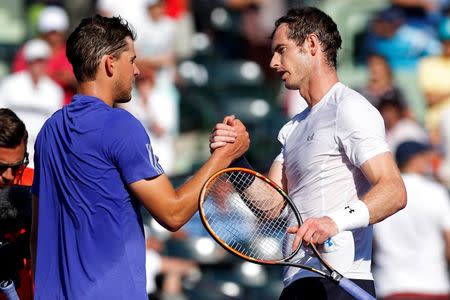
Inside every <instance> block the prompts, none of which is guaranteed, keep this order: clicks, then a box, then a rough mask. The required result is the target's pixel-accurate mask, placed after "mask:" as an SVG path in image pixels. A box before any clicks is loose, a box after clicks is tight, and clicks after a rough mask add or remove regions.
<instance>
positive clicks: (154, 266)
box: [0, 0, 450, 299]
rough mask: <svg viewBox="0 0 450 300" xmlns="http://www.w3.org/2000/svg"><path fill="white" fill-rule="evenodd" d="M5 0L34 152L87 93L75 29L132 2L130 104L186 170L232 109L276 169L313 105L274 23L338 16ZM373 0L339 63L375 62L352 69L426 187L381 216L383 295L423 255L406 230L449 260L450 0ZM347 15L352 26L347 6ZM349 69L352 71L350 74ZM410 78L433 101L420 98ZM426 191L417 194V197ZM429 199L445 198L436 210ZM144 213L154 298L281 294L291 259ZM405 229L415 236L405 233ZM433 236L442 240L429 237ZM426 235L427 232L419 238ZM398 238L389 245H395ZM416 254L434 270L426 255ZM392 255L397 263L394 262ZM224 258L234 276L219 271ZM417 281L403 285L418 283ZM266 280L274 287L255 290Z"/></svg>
mask: <svg viewBox="0 0 450 300" xmlns="http://www.w3.org/2000/svg"><path fill="white" fill-rule="evenodd" d="M6 2H11V3H10V5H11V8H9V7H8V5H4V4H2V6H0V12H1V13H2V14H8V13H9V9H12V10H14V9H15V10H17V7H20V14H19V16H18V20H19V21H20V22H21V23H22V24H23V26H24V28H26V30H25V31H24V32H23V33H22V34H18V36H19V37H18V38H17V39H16V40H17V41H16V42H11V41H10V40H5V41H2V40H1V37H2V36H4V35H3V34H0V50H1V49H2V48H4V49H9V50H8V51H6V50H5V51H0V55H1V59H2V64H3V66H5V67H4V68H3V70H6V71H5V72H4V73H3V74H0V76H1V77H0V108H3V107H6V108H10V109H12V110H13V111H14V112H15V113H16V114H17V115H18V116H19V118H20V119H21V120H23V122H24V123H25V125H26V128H27V130H28V133H29V138H28V145H27V150H28V153H29V166H30V167H33V145H34V141H35V139H36V136H37V134H38V132H39V130H40V128H41V127H42V125H43V124H44V122H45V121H46V119H47V118H48V117H49V116H51V115H52V114H53V113H54V112H55V111H56V110H57V109H59V108H60V107H62V106H63V105H65V104H67V103H69V102H70V99H71V97H72V96H73V95H74V93H76V84H75V83H76V81H75V77H74V75H73V73H72V69H71V68H72V67H71V65H70V64H69V62H68V61H67V58H66V56H65V41H66V37H67V35H68V33H69V32H70V31H71V30H72V29H73V25H74V24H76V23H78V22H79V20H80V19H81V18H82V17H84V16H88V15H91V14H94V13H98V14H101V15H105V16H112V15H120V16H122V17H123V18H125V19H126V20H127V21H128V22H129V23H130V24H131V25H132V26H133V28H134V29H135V31H136V32H137V36H138V39H137V40H136V43H135V46H136V52H137V56H138V62H137V63H138V66H139V68H140V71H141V76H140V77H139V78H138V79H137V80H136V83H135V88H134V91H133V98H132V100H131V101H130V102H129V103H127V104H123V106H122V107H123V108H124V109H126V110H129V111H130V112H131V113H132V114H133V115H134V116H136V118H138V119H139V120H140V121H141V122H142V123H143V125H144V127H145V128H146V129H147V131H148V134H149V135H150V138H151V141H152V145H153V147H154V150H155V152H156V153H157V155H158V157H159V159H160V164H161V165H162V166H163V167H164V170H165V172H166V173H167V174H168V175H170V176H171V178H172V179H173V181H174V183H175V184H179V183H181V182H182V180H183V179H184V178H185V177H186V176H188V175H189V174H190V173H191V172H192V170H193V169H195V167H196V163H197V161H202V160H203V157H204V156H203V154H202V153H203V152H204V151H205V150H206V151H207V147H208V145H207V139H206V138H205V137H204V135H201V133H203V132H208V131H209V130H210V129H211V128H212V125H213V124H214V123H216V122H217V121H220V120H221V118H223V116H225V114H230V113H233V114H236V115H237V117H238V118H240V119H242V120H243V121H244V123H245V124H246V126H247V127H248V129H249V132H250V135H251V138H252V147H251V149H252V150H251V152H250V153H249V159H250V160H251V162H252V163H253V165H254V166H255V168H256V169H258V170H260V171H262V172H265V171H267V167H268V166H270V163H271V161H267V157H270V155H272V157H275V155H276V154H277V151H279V145H276V144H274V141H275V138H276V134H277V132H278V130H279V129H280V128H281V125H282V124H283V123H284V122H286V121H287V120H288V119H289V118H291V117H292V116H294V115H295V114H297V113H299V112H301V111H302V110H303V109H304V108H305V107H306V104H305V102H304V101H303V99H301V98H300V95H299V94H298V93H297V92H292V91H288V90H286V89H285V88H284V87H283V85H282V84H281V82H280V80H279V79H278V78H277V77H276V74H275V72H273V71H271V70H270V69H269V61H270V57H271V50H270V38H269V37H270V35H271V32H272V28H273V23H274V21H275V20H276V19H277V18H278V17H279V16H281V15H283V14H284V13H285V12H286V11H287V10H288V9H289V8H291V7H295V6H300V5H314V6H319V7H322V8H323V9H324V10H325V11H326V12H327V13H330V14H331V15H332V16H333V11H327V8H330V7H333V6H332V4H331V3H332V2H333V1H326V0H322V1H295V0H291V1H289V0H284V1H282V0H280V1H272V0H128V1H123V0H96V1H95V0H77V1H73V0H70V1H69V0H67V1H64V0H59V1H58V0H47V1H45V0H41V1H38V0H22V1H6ZM13 2H14V4H13ZM359 2H360V1H357V0H355V1H350V0H346V1H341V4H340V5H344V6H345V5H347V7H348V8H347V9H349V10H351V9H352V5H355V6H356V5H359V6H358V9H361V6H363V5H364V4H361V3H359ZM362 2H365V1H362ZM369 2H370V1H369ZM366 5H367V7H366V8H363V9H366V10H365V13H364V16H365V18H364V24H363V26H359V27H358V29H359V30H357V32H354V33H353V35H351V36H350V35H349V34H348V33H349V32H352V31H351V30H347V27H346V26H343V27H344V29H343V30H344V32H343V36H344V44H345V43H347V44H351V45H353V48H352V49H351V54H352V58H351V60H345V61H344V60H342V61H341V62H339V61H338V71H339V69H340V68H346V67H348V66H349V65H351V66H352V68H355V69H356V68H358V69H361V68H362V69H363V70H364V74H365V75H364V76H363V80H359V81H355V80H349V85H352V86H351V87H353V88H355V89H356V90H357V91H358V92H360V93H361V94H362V95H364V96H365V97H366V98H367V99H368V100H369V101H370V102H371V103H372V104H373V105H374V106H375V107H376V108H378V110H379V111H380V113H381V115H382V117H383V118H384V121H385V127H386V138H387V141H388V144H389V146H390V147H391V151H392V153H393V154H394V156H395V158H396V159H397V161H398V163H399V167H400V168H401V170H402V172H403V173H404V174H408V175H407V177H408V176H409V177H408V178H407V177H405V182H406V183H407V188H408V185H409V184H410V185H411V186H412V187H413V188H414V189H413V190H411V191H413V192H410V191H408V198H409V201H410V202H409V203H412V204H411V207H407V208H408V210H405V212H401V213H399V214H398V218H400V219H398V220H397V219H394V218H392V220H391V224H388V222H385V223H384V222H382V223H380V224H379V225H376V226H374V227H375V228H374V231H375V239H376V240H375V244H376V248H375V249H374V262H375V268H374V270H375V279H377V280H379V282H380V286H379V287H377V288H379V290H378V289H377V292H379V294H380V295H381V296H383V297H384V296H388V295H389V294H390V293H392V292H393V291H394V292H395V291H396V288H397V287H398V286H399V285H400V286H401V285H402V284H403V282H404V281H402V280H399V279H398V278H399V276H401V275H398V274H396V273H395V272H397V271H398V270H400V271H401V270H403V269H402V268H405V269H407V270H408V272H414V271H412V270H414V268H412V267H414V261H413V260H414V257H416V256H415V255H416V254H417V252H419V249H415V250H416V251H415V252H414V253H412V254H411V256H407V255H406V254H405V253H408V251H407V250H406V249H405V247H406V246H402V245H399V246H398V247H397V248H396V247H395V244H396V243H399V244H400V243H402V242H405V243H406V244H408V243H409V245H410V247H416V246H415V245H424V246H423V247H422V248H423V250H421V252H422V253H425V252H432V255H428V256H425V257H424V258H423V259H424V260H425V261H429V262H430V263H431V262H432V263H433V264H439V265H441V266H443V268H441V272H442V269H443V270H444V271H443V272H444V273H447V272H448V268H447V263H448V261H449V257H450V254H449V253H450V250H449V249H450V224H449V222H450V210H449V209H448V207H449V204H450V199H449V196H448V189H449V188H450V1H448V0H420V1H419V0H416V1H414V0H391V1H388V0H384V1H379V4H377V5H376V6H373V5H369V4H366ZM355 10H356V7H355ZM336 22H337V25H338V28H340V27H341V24H340V23H339V19H336ZM2 30H8V28H4V29H2ZM344 47H345V45H344ZM10 49H14V51H11V50H10ZM344 50H345V49H344ZM405 73H406V74H408V76H409V77H408V78H411V79H412V81H408V82H406V84H405V83H402V84H400V83H399V82H398V81H397V80H396V78H397V77H398V74H405ZM355 74H356V72H355ZM341 81H342V82H343V83H344V84H347V83H346V78H345V76H343V77H342V78H341ZM411 90H413V91H414V92H415V93H416V95H414V97H415V98H417V99H421V101H422V102H421V103H417V102H415V101H413V100H412V99H411V98H410V97H411ZM418 107H420V108H423V109H420V108H418ZM0 126H2V124H0ZM261 151H265V153H264V154H261ZM267 152H269V153H267ZM261 157H265V159H262V158H261ZM408 182H411V183H408ZM413 198H417V199H414V200H412V201H411V199H413ZM415 201H417V202H415ZM414 203H418V204H417V205H415V204H414ZM408 205H409V204H408ZM430 206H431V207H433V208H434V209H431V210H428V209H427V208H428V207H430ZM414 209H415V211H414ZM143 214H144V215H145V216H146V218H145V221H146V225H147V226H146V233H148V239H147V241H148V242H147V248H148V253H147V256H148V258H149V263H148V264H147V269H148V276H149V284H148V293H149V294H151V295H153V296H154V297H155V298H152V299H188V298H192V299H201V298H199V297H201V295H202V294H201V293H202V292H204V293H206V292H205V291H206V290H208V289H209V288H211V287H213V289H215V291H214V292H213V291H210V292H208V293H209V294H208V296H207V297H206V298H204V299H256V298H259V299H273V298H274V297H276V296H274V295H278V294H279V291H280V290H281V283H280V282H281V276H279V275H280V269H279V268H277V267H273V268H267V269H266V268H263V267H261V266H251V265H250V266H249V265H248V264H246V263H242V262H239V263H238V261H237V260H233V259H232V258H230V257H229V256H227V255H226V254H225V252H224V251H221V249H218V248H217V246H216V245H215V244H214V243H211V240H210V239H208V238H207V234H206V231H205V230H204V229H203V227H202V225H201V222H200V220H199V218H197V216H194V218H193V219H192V220H191V221H190V222H189V223H188V224H187V225H186V226H185V228H183V229H182V231H181V232H178V233H176V234H169V233H168V232H166V231H164V230H163V229H162V228H160V227H158V226H157V225H156V222H153V221H152V219H151V217H150V216H148V215H147V214H146V213H143ZM427 214H430V215H429V216H428V215H427ZM418 215H423V216H425V217H423V218H420V217H419V216H418ZM394 217H397V215H396V216H394ZM427 220H436V221H435V222H434V221H433V222H434V223H433V225H430V226H427V227H425V228H426V230H423V229H422V230H419V231H414V230H415V229H414V228H413V227H417V226H419V225H418V224H419V223H418V222H423V223H420V224H424V223H426V222H427ZM399 226H403V227H399ZM392 228H396V229H397V230H393V229H392ZM400 229H401V230H400ZM403 229H404V230H403ZM396 234H397V235H396ZM419 234H420V236H418V235H419ZM398 236H403V237H405V236H408V238H406V237H405V238H404V241H402V240H401V239H399V238H398ZM424 236H428V237H430V239H432V240H430V241H426V239H424ZM418 238H421V239H422V241H421V242H417V241H418ZM386 241H389V246H390V247H385V245H386V244H387V242H386ZM428 242H429V244H428ZM393 244H394V246H392V245H393ZM411 245H412V246H411ZM427 245H428V246H427ZM417 247H419V246H417ZM417 247H416V248H417ZM392 248H395V249H397V252H398V251H399V250H398V249H400V253H390V252H389V251H394V252H395V249H394V250H392ZM422 248H421V249H422ZM428 254H429V253H428ZM402 256H403V258H402V260H401V261H400V258H401V257H402ZM430 256H431V257H432V258H430ZM386 257H388V258H389V257H390V259H388V258H386ZM398 257H400V258H398ZM405 258H406V259H405ZM417 261H418V265H419V266H420V268H422V269H424V268H425V269H426V270H427V271H428V269H427V268H426V267H425V266H423V265H422V263H421V262H419V258H417ZM384 262H386V263H384ZM388 262H389V264H392V263H396V264H397V265H396V271H395V272H394V271H392V270H391V269H390V268H389V264H388ZM416 267H417V266H416ZM213 268H215V269H214V270H215V271H212V269H213ZM236 268H239V269H238V270H236ZM408 268H410V269H408ZM222 271H223V273H224V274H232V276H230V275H228V276H225V275H224V276H223V278H222V277H220V276H219V275H217V274H219V273H220V272H222ZM429 271H430V272H432V271H433V270H429ZM397 275H398V276H397ZM377 276H379V277H378V278H377ZM391 276H392V278H391ZM446 276H448V274H443V275H442V278H444V279H443V280H447V283H443V284H442V285H441V286H439V288H441V287H442V286H446V287H447V289H448V286H449V284H450V283H449V282H448V277H446ZM152 279H153V280H152ZM399 282H400V283H399ZM406 282H407V284H406V287H401V288H405V289H408V288H410V286H414V285H416V286H417V283H415V282H412V283H411V282H408V280H406ZM218 283H220V285H219V284H218ZM437 285H438V284H437ZM244 287H245V288H244ZM263 287H266V288H267V290H268V289H270V290H271V291H272V292H267V290H264V291H265V292H257V291H256V290H257V289H263ZM444 288H445V287H444ZM195 291H197V294H195ZM216 294H217V295H216ZM194 295H195V296H194ZM199 295H200V296H199ZM194 297H195V298H194ZM392 299H394V298H392Z"/></svg>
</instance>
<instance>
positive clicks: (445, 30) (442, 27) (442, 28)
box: [438, 17, 450, 41]
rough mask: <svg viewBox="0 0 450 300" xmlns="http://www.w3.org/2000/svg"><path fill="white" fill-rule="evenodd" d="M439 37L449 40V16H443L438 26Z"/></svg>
mask: <svg viewBox="0 0 450 300" xmlns="http://www.w3.org/2000/svg"><path fill="white" fill-rule="evenodd" d="M438 34H439V39H441V40H443V41H446V40H450V17H446V18H443V19H442V20H441V21H440V22H439V27H438Z"/></svg>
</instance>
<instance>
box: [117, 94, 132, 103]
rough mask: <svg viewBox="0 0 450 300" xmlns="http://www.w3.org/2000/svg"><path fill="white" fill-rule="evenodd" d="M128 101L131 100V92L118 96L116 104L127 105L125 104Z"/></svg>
mask: <svg viewBox="0 0 450 300" xmlns="http://www.w3.org/2000/svg"><path fill="white" fill-rule="evenodd" d="M130 100H131V92H130V93H128V94H126V95H122V96H120V97H119V98H118V99H117V101H116V103H127V102H130Z"/></svg>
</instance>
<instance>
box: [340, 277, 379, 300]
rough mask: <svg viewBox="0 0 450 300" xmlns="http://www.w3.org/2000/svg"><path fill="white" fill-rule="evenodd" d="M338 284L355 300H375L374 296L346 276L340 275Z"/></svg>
mask: <svg viewBox="0 0 450 300" xmlns="http://www.w3.org/2000/svg"><path fill="white" fill-rule="evenodd" d="M339 286H340V287H341V288H343V289H344V290H345V291H346V292H347V293H349V294H350V295H352V296H353V297H355V299H357V300H376V299H375V297H373V296H372V295H371V294H369V293H368V292H367V291H365V290H363V289H362V288H361V287H359V286H358V285H357V284H356V283H354V282H353V281H351V280H350V279H348V278H345V277H342V278H341V280H339Z"/></svg>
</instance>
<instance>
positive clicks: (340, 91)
mask: <svg viewBox="0 0 450 300" xmlns="http://www.w3.org/2000/svg"><path fill="white" fill-rule="evenodd" d="M334 99H335V101H336V102H337V105H339V106H341V107H344V108H345V107H347V106H355V105H356V106H361V107H368V108H370V109H372V108H374V107H373V105H372V104H371V103H370V102H369V100H367V99H366V97H364V96H363V95H361V94H360V93H358V92H357V91H356V90H354V89H352V88H350V87H348V86H346V85H344V84H342V83H341V84H340V86H339V88H337V89H336V91H335V97H334Z"/></svg>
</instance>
